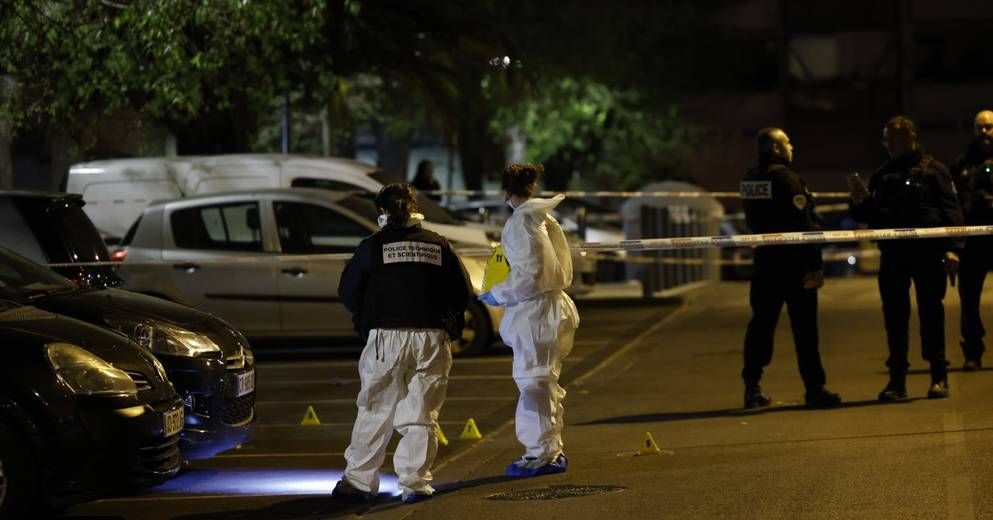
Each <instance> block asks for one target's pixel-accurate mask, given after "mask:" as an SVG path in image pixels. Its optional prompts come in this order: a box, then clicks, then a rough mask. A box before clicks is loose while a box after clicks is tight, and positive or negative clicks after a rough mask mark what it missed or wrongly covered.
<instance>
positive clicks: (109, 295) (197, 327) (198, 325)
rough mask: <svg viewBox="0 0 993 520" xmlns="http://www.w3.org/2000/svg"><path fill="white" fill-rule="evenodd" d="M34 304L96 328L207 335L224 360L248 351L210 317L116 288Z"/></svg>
mask: <svg viewBox="0 0 993 520" xmlns="http://www.w3.org/2000/svg"><path fill="white" fill-rule="evenodd" d="M35 305H37V306H38V307H39V308H42V309H45V310H48V311H52V312H57V313H59V314H64V315H66V316H71V317H73V318H76V319H79V320H83V321H86V322H88V323H93V324H96V325H100V326H111V327H117V326H119V325H120V323H121V322H125V323H132V322H134V323H137V322H142V321H156V322H164V323H168V324H170V325H175V326H177V327H182V328H184V329H187V330H189V331H192V332H196V333H198V334H203V335H204V336H207V337H208V338H210V339H211V341H213V342H214V343H216V344H217V345H218V346H219V347H220V348H221V350H222V352H223V353H224V357H225V358H229V357H236V356H240V355H241V353H242V349H247V348H248V344H247V343H245V342H244V339H243V337H242V336H241V334H239V333H238V332H236V331H235V330H234V328H232V327H231V326H230V325H228V324H227V323H226V322H224V321H223V320H221V319H219V318H217V317H215V316H213V315H211V314H208V313H206V312H202V311H198V310H196V309H194V308H192V307H187V306H186V305H180V304H178V303H175V302H170V301H167V300H163V299H161V298H156V297H154V296H147V295H144V294H139V293H135V292H130V291H123V290H120V289H99V290H95V291H77V292H72V293H66V294H55V295H52V296H48V297H46V298H42V299H40V300H38V301H37V302H36V303H35ZM120 332H122V333H125V334H128V333H129V331H125V330H121V331H120Z"/></svg>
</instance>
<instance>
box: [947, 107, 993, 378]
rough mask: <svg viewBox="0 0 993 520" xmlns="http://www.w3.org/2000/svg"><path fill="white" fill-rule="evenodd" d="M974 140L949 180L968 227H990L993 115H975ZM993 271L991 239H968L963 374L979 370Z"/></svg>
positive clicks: (962, 290)
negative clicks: (983, 305)
mask: <svg viewBox="0 0 993 520" xmlns="http://www.w3.org/2000/svg"><path fill="white" fill-rule="evenodd" d="M973 128H974V130H975V133H976V138H975V139H974V140H973V141H972V143H970V144H969V148H968V149H966V151H965V153H964V154H962V155H961V156H960V157H959V158H958V160H956V161H955V166H954V167H953V168H952V178H954V179H955V185H956V187H957V188H958V191H959V201H960V202H961V203H962V211H963V213H964V214H965V222H966V224H967V225H970V226H988V225H991V224H993V111H990V110H983V111H982V112H980V113H978V114H976V118H975V120H974V126H973ZM991 270H993V237H990V236H977V237H969V238H968V239H966V242H965V249H964V250H963V252H962V266H961V268H960V269H959V300H961V303H962V323H961V325H962V354H963V355H964V356H965V364H964V365H962V370H963V371H965V372H973V371H976V370H979V369H980V368H982V359H983V352H985V351H986V346H985V345H984V344H983V336H985V335H986V329H985V328H984V327H983V320H982V318H981V317H980V315H979V303H980V295H981V294H982V292H983V282H985V280H986V273H988V272H990V271H991Z"/></svg>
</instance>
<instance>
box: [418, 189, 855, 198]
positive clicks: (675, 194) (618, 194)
mask: <svg viewBox="0 0 993 520" xmlns="http://www.w3.org/2000/svg"><path fill="white" fill-rule="evenodd" d="M421 193H424V194H425V195H438V196H451V197H504V196H506V193H505V192H503V191H501V190H424V191H422V192H421ZM559 194H562V195H565V196H566V197H573V198H575V197H603V198H618V199H624V198H635V197H649V198H676V199H698V198H705V197H713V198H719V199H736V198H741V193H740V192H737V191H541V192H538V194H537V195H538V196H540V197H554V196H555V195H559ZM813 196H814V197H815V198H818V199H847V198H849V197H851V194H850V193H848V192H847V191H824V192H817V193H813Z"/></svg>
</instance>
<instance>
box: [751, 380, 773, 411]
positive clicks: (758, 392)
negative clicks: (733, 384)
mask: <svg viewBox="0 0 993 520" xmlns="http://www.w3.org/2000/svg"><path fill="white" fill-rule="evenodd" d="M770 404H772V399H769V396H767V395H765V394H763V393H762V387H761V386H759V384H758V383H755V384H747V383H746V384H745V409H746V410H751V409H753V408H765V407H766V406H769V405H770Z"/></svg>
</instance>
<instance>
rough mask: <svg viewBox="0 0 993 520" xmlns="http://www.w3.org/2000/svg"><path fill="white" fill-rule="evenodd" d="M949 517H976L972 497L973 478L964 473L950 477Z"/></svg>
mask: <svg viewBox="0 0 993 520" xmlns="http://www.w3.org/2000/svg"><path fill="white" fill-rule="evenodd" d="M947 495H948V500H947V503H948V518H950V519H952V520H971V519H973V518H976V510H975V506H974V505H973V498H972V479H970V478H969V477H967V476H964V475H956V476H952V477H948V485H947Z"/></svg>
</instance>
